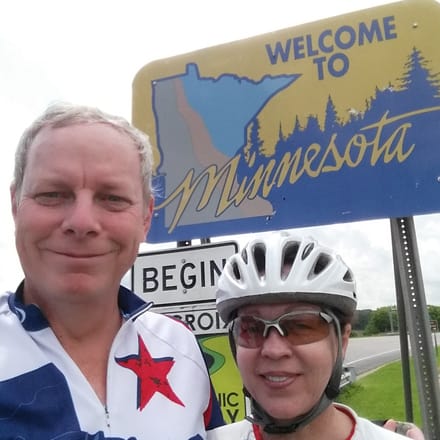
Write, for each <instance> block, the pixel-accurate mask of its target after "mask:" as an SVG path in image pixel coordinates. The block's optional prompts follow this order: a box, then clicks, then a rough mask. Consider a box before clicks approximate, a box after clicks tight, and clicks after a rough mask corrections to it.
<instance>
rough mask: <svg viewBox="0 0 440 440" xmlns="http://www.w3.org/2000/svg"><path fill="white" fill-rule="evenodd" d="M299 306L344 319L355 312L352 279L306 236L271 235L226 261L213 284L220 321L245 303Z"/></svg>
mask: <svg viewBox="0 0 440 440" xmlns="http://www.w3.org/2000/svg"><path fill="white" fill-rule="evenodd" d="M285 301H305V302H309V303H315V304H318V305H321V306H323V307H328V308H330V309H332V310H334V311H335V312H339V313H340V314H342V316H344V317H346V318H348V319H350V318H351V317H352V315H353V313H354V311H355V309H356V303H357V300H356V286H355V281H354V278H353V274H352V272H351V270H350V269H349V268H348V266H347V265H346V264H345V263H344V261H343V260H342V259H341V257H340V256H339V255H336V254H335V253H334V251H332V250H331V249H328V248H326V247H324V246H321V245H320V244H318V242H317V241H316V240H314V239H313V238H310V237H306V238H300V237H296V236H294V235H291V234H290V233H288V232H276V233H273V234H269V235H266V236H264V237H262V238H256V239H254V240H252V241H250V242H249V243H248V244H247V245H246V246H245V247H244V248H243V250H242V251H241V252H239V253H237V254H234V255H233V256H231V257H230V258H229V259H228V260H227V262H226V264H225V267H224V269H223V272H222V274H221V276H220V278H219V280H218V285H217V299H216V302H217V309H218V312H219V314H220V316H221V318H222V319H223V321H224V322H226V323H228V322H230V321H231V320H232V319H233V318H234V317H235V316H236V314H237V310H238V309H239V308H240V307H242V306H244V305H247V304H257V303H273V302H285Z"/></svg>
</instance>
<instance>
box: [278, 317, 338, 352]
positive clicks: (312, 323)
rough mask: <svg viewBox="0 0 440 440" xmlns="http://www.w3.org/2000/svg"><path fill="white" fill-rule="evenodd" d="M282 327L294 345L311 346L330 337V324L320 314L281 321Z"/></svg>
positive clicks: (286, 318) (287, 318)
mask: <svg viewBox="0 0 440 440" xmlns="http://www.w3.org/2000/svg"><path fill="white" fill-rule="evenodd" d="M280 327H281V329H282V330H283V332H284V335H285V336H286V337H287V339H288V340H289V342H290V343H291V344H292V345H304V344H311V343H312V342H317V341H320V340H321V339H324V338H325V337H327V336H328V334H329V331H330V325H329V323H328V322H327V321H326V320H325V319H324V318H322V317H321V316H320V315H318V314H311V313H307V314H306V313H304V314H302V315H295V316H292V317H289V316H286V317H285V318H282V319H281V320H280Z"/></svg>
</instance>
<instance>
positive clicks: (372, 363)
mask: <svg viewBox="0 0 440 440" xmlns="http://www.w3.org/2000/svg"><path fill="white" fill-rule="evenodd" d="M436 338H437V343H438V344H440V335H439V333H437V334H436ZM434 342H435V341H434V338H433V344H434ZM398 359H400V338H399V335H389V336H373V337H369V338H351V339H350V342H349V343H348V349H347V353H346V356H345V362H344V365H345V366H347V367H354V369H355V371H356V375H357V376H359V375H362V374H364V373H367V372H368V371H371V370H374V369H375V368H378V367H380V366H381V365H384V364H386V363H388V362H392V361H395V360H398Z"/></svg>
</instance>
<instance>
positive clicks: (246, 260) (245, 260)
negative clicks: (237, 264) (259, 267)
mask: <svg viewBox="0 0 440 440" xmlns="http://www.w3.org/2000/svg"><path fill="white" fill-rule="evenodd" d="M241 258H243V261H244V262H245V263H246V264H247V262H248V254H247V252H246V249H243V250H242V251H241Z"/></svg>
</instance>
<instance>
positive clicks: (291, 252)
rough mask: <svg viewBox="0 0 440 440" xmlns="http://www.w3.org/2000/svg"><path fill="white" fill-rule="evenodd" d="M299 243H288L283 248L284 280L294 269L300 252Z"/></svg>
mask: <svg viewBox="0 0 440 440" xmlns="http://www.w3.org/2000/svg"><path fill="white" fill-rule="evenodd" d="M298 249H299V244H298V243H287V245H286V246H285V247H284V249H283V257H282V260H281V279H282V280H283V281H284V280H285V279H286V278H287V276H288V275H289V273H290V271H291V270H292V266H293V263H294V262H295V258H296V256H297V254H298Z"/></svg>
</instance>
